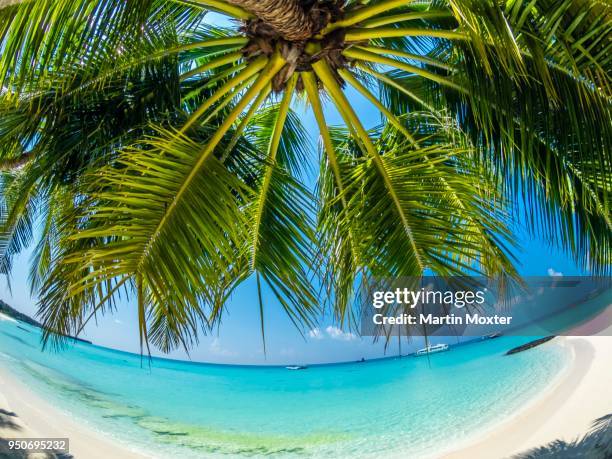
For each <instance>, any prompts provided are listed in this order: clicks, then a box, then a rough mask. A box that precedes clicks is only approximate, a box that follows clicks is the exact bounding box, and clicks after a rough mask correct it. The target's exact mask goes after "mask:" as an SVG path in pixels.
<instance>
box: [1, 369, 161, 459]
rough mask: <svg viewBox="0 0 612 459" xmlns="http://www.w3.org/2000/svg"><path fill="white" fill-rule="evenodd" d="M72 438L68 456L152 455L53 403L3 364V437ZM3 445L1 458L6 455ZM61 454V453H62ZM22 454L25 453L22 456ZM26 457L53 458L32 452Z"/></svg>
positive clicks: (131, 458) (130, 458)
mask: <svg viewBox="0 0 612 459" xmlns="http://www.w3.org/2000/svg"><path fill="white" fill-rule="evenodd" d="M51 437H55V438H62V437H63V438H69V443H70V446H69V449H70V451H69V454H67V455H66V456H58V457H62V458H64V457H65V459H69V458H76V459H108V458H110V457H113V458H117V459H119V458H121V459H145V458H151V457H152V456H148V455H145V454H143V453H140V452H137V451H135V450H133V449H130V447H129V446H127V445H125V444H123V443H121V442H119V441H118V440H116V439H114V438H112V437H111V436H109V435H108V434H106V433H102V432H97V431H96V430H94V429H93V428H92V427H90V426H88V425H84V424H82V423H79V421H78V420H77V419H75V418H72V417H71V416H70V415H69V414H67V413H66V412H64V411H63V410H62V409H61V408H58V407H56V406H53V405H51V404H50V403H49V402H48V401H46V400H44V399H43V398H42V397H40V396H39V395H38V394H36V393H35V392H34V391H32V390H30V389H28V388H26V387H22V384H21V383H20V382H19V381H17V380H16V379H15V377H14V376H13V375H12V374H11V373H10V372H9V371H8V370H6V369H5V368H2V367H0V439H6V438H51ZM2 452H3V450H2V444H0V457H3V456H2ZM58 454H61V453H58ZM18 457H21V456H18ZM23 457H24V458H25V457H31V458H36V459H42V458H46V457H53V456H51V455H45V454H40V453H37V454H30V455H28V456H23Z"/></svg>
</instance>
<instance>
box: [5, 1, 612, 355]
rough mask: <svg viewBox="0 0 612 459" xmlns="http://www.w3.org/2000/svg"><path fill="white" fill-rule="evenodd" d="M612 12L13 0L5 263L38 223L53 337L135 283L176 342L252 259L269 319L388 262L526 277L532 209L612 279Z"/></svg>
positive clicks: (348, 310)
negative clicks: (374, 115)
mask: <svg viewBox="0 0 612 459" xmlns="http://www.w3.org/2000/svg"><path fill="white" fill-rule="evenodd" d="M211 13H215V14H211ZM222 16H224V17H225V18H226V19H225V20H223V21H220V20H219V18H220V17H222ZM219 24H222V25H219ZM611 30H612V14H611V13H610V9H609V7H608V6H607V5H606V4H605V3H603V2H599V1H595V0H561V1H553V0H534V1H523V0H509V1H501V0H431V1H417V0H371V1H366V0H364V1H351V0H347V1H335V0H328V1H317V0H275V1H272V0H257V1H255V0H176V1H171V0H130V1H110V0H38V1H31V0H22V1H21V2H11V4H9V5H8V6H5V7H4V8H1V9H0V53H1V56H0V88H1V89H0V91H1V92H0V115H1V117H0V160H1V162H2V169H3V170H4V173H3V176H2V183H1V190H2V191H1V193H0V194H1V196H2V213H1V215H0V216H1V217H2V226H3V237H2V239H1V240H0V249H1V252H0V253H1V258H0V263H1V264H0V267H1V268H2V269H3V270H4V272H10V269H11V259H12V256H13V255H14V254H16V253H18V252H20V251H21V250H22V249H23V248H24V247H26V246H29V245H30V244H32V243H34V242H35V243H36V245H35V250H34V256H33V259H32V273H31V283H32V289H33V292H35V293H36V294H37V295H38V296H39V298H40V317H41V320H42V321H43V323H44V324H45V326H46V332H47V334H46V339H48V338H50V337H53V336H57V335H54V333H61V334H76V333H78V332H79V331H80V330H82V328H83V326H84V325H85V324H86V323H87V322H88V321H89V320H90V319H91V318H93V317H96V316H97V315H98V314H103V313H105V312H108V311H111V310H112V309H113V308H114V305H115V301H116V299H117V298H118V297H119V295H128V296H129V297H134V298H136V299H137V301H136V302H137V304H138V312H139V317H140V334H141V340H142V343H144V344H146V345H147V346H148V343H149V342H152V343H153V344H154V345H156V346H157V347H159V348H160V349H161V350H163V351H169V350H171V349H173V348H175V347H177V346H184V347H187V348H188V347H190V346H191V345H193V344H194V342H196V341H197V336H198V331H199V330H200V329H201V326H202V325H203V329H204V331H206V330H209V329H210V328H211V327H215V326H217V325H218V324H219V323H220V320H221V318H222V313H223V310H224V304H225V303H226V301H227V298H228V296H229V295H230V294H231V292H232V291H233V290H234V289H235V288H236V286H238V285H239V284H240V283H241V282H243V281H244V280H245V279H248V278H252V277H254V278H255V279H256V282H257V285H258V288H259V308H260V311H261V317H262V323H261V327H262V333H263V330H264V324H263V301H262V293H261V292H262V289H263V288H264V286H265V288H267V289H269V290H270V291H271V292H272V293H273V294H274V295H275V296H276V297H277V298H278V300H279V301H280V303H281V305H282V306H283V308H284V309H285V310H286V312H287V314H288V315H289V317H290V318H291V319H292V320H293V321H294V322H295V324H296V325H297V326H298V327H304V326H310V325H311V324H312V323H313V321H314V320H316V317H317V316H318V315H319V314H320V313H321V311H322V310H323V309H326V308H327V306H328V305H329V306H330V307H331V310H332V311H333V313H334V314H335V318H336V319H337V320H338V321H339V322H341V323H349V324H350V323H352V321H353V320H354V318H355V317H354V312H355V311H356V310H358V306H359V305H360V304H361V303H362V302H363V301H364V300H365V298H364V297H363V292H364V290H363V289H361V288H360V286H361V285H368V283H369V282H370V281H372V280H380V279H385V278H391V277H398V276H419V275H422V274H423V273H425V272H433V273H436V274H440V275H445V276H454V275H465V274H476V273H479V274H485V275H488V276H500V277H501V278H510V279H511V278H513V277H515V276H516V270H515V265H516V260H515V259H514V258H513V254H514V242H513V231H514V229H515V227H514V225H513V219H515V218H518V216H519V215H522V214H524V216H523V217H522V219H523V221H526V222H527V225H528V229H529V230H530V231H531V233H532V234H534V235H543V236H545V237H546V239H547V240H548V241H549V242H550V243H551V245H556V246H558V247H561V248H562V249H564V250H566V251H567V252H568V253H570V254H572V255H573V256H574V257H575V259H576V261H577V262H579V263H580V264H581V265H582V266H583V267H585V268H588V269H590V270H592V272H595V273H609V272H610V266H611V263H610V261H611V242H612V231H611V230H612V223H611V220H610V191H611V188H612V169H611V167H610V164H611V152H612V148H610V147H611V143H612V123H610V119H611V118H610V109H611V100H612V99H611V97H612V92H611V86H610V79H611V78H610V66H611V57H610V56H611V55H612V53H611V52H610V51H612V41H611V40H610V32H611ZM357 96H359V97H362V98H365V99H366V100H367V101H369V102H370V103H371V105H372V106H373V108H374V109H375V110H376V111H377V112H378V113H380V115H381V123H380V126H378V127H375V128H372V129H368V128H366V125H365V123H364V120H363V117H362V115H361V114H360V113H357V112H356V111H355V109H354V108H353V106H352V104H351V98H353V97H357ZM304 107H305V108H304ZM296 110H306V112H307V113H309V114H311V115H313V117H314V119H315V120H316V124H317V126H318V129H319V133H320V152H321V154H320V155H318V159H317V155H316V154H314V153H315V152H313V148H312V147H311V146H310V143H309V140H308V136H307V133H306V131H305V129H304V127H303V126H302V124H301V120H300V116H299V114H298V112H297V111H296ZM333 111H336V112H337V113H338V114H339V115H340V117H341V118H342V120H343V125H341V126H336V127H331V126H329V125H328V119H329V116H330V112H333ZM317 160H318V161H319V164H320V167H319V175H318V181H317V186H316V187H315V188H314V189H313V187H312V186H310V185H309V180H308V178H307V177H308V165H310V164H312V163H313V162H314V161H317ZM37 222H39V223H40V229H39V230H34V229H33V228H34V225H35V224H36V223H37ZM35 238H36V239H37V241H34V239H35ZM322 298H327V299H329V301H322Z"/></svg>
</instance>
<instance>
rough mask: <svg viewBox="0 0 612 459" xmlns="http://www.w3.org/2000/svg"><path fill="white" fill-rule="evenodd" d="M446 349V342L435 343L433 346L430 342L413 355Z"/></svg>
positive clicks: (433, 352)
mask: <svg viewBox="0 0 612 459" xmlns="http://www.w3.org/2000/svg"><path fill="white" fill-rule="evenodd" d="M448 349H449V347H448V344H436V345H434V346H432V345H431V344H430V345H429V346H427V347H424V348H423V349H419V350H418V351H416V352H415V353H414V355H416V356H420V355H427V354H435V353H437V352H444V351H448Z"/></svg>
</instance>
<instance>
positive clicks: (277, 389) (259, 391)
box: [0, 321, 570, 458]
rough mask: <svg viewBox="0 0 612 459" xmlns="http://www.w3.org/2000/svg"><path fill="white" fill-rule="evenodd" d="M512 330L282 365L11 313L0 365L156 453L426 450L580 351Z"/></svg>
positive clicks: (486, 418) (486, 417)
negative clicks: (49, 342)
mask: <svg viewBox="0 0 612 459" xmlns="http://www.w3.org/2000/svg"><path fill="white" fill-rule="evenodd" d="M530 339H531V338H524V337H523V338H521V337H500V338H496V339H490V340H484V341H481V342H476V343H472V344H467V345H462V346H456V347H451V350H450V351H448V352H443V353H439V354H434V355H431V356H429V358H427V357H403V358H394V359H384V360H377V361H370V362H364V363H351V364H338V365H322V366H311V367H309V368H308V369H306V370H301V371H290V370H287V369H285V368H283V367H263V366H255V367H247V366H233V365H212V364H196V363H190V362H181V361H172V360H164V359H152V361H151V363H150V365H149V361H148V360H147V359H144V361H143V360H142V359H141V357H140V356H139V355H134V354H129V353H124V352H119V351H113V350H110V349H105V348H102V347H98V346H94V345H90V344H85V343H76V344H71V345H69V346H68V347H67V348H66V349H64V350H62V351H60V352H50V351H44V352H43V351H41V343H40V330H39V329H37V328H36V327H31V326H28V325H26V324H22V323H17V322H10V321H0V366H1V367H3V368H5V369H7V370H9V371H10V372H11V373H12V374H14V375H15V376H16V377H18V378H19V379H20V380H21V381H22V382H23V383H24V385H27V386H28V387H29V388H30V389H31V390H32V391H34V392H36V393H38V394H39V395H41V396H42V397H44V398H45V399H47V400H48V401H50V402H51V403H52V404H53V405H54V406H57V407H59V409H61V410H63V411H65V412H66V413H68V414H69V415H70V416H72V417H74V418H77V419H78V420H79V422H82V423H84V424H86V425H87V426H89V427H90V428H92V429H94V430H96V431H99V432H101V433H103V434H106V435H108V436H110V437H112V438H113V439H115V440H116V441H117V442H119V443H123V444H125V445H127V446H128V447H130V448H132V449H136V450H140V451H142V452H145V453H147V454H150V455H153V456H155V457H163V458H174V457H176V458H192V457H194V458H195V457H205V458H209V457H211V458H214V457H232V458H233V457H263V456H272V457H296V458H299V457H334V458H336V457H351V458H359V457H386V456H400V457H425V456H431V455H432V454H434V455H435V453H436V452H439V451H441V450H443V449H444V448H447V447H448V446H449V445H453V444H457V443H458V442H460V441H462V440H464V439H465V438H466V436H470V435H475V434H477V433H478V432H482V431H483V429H487V428H488V427H491V426H492V425H494V424H496V423H499V422H501V421H503V420H504V419H507V418H508V417H510V416H512V415H513V413H515V412H516V410H519V409H520V408H521V407H522V406H524V405H525V404H526V403H527V402H528V401H529V400H531V399H533V398H534V397H536V396H537V395H538V394H539V393H541V392H542V391H543V390H546V388H547V387H548V386H549V385H550V384H551V381H554V380H555V376H557V375H559V374H560V373H561V372H562V371H563V369H564V368H565V367H566V365H567V363H568V362H569V360H570V355H569V351H568V350H567V349H566V348H564V347H563V346H560V345H559V344H557V343H555V341H552V342H549V343H547V344H545V345H542V346H539V347H537V348H534V349H530V350H528V351H526V352H521V353H518V354H515V355H512V356H506V355H504V354H505V352H506V351H507V350H508V349H510V348H512V347H515V346H518V345H520V344H524V343H525V342H527V341H529V340H530Z"/></svg>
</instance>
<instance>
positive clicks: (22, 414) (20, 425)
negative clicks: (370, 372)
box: [0, 336, 612, 459]
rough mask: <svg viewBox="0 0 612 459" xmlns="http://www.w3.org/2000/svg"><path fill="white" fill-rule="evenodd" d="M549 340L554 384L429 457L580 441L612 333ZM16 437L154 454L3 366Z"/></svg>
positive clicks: (595, 409) (595, 406) (2, 395)
mask: <svg viewBox="0 0 612 459" xmlns="http://www.w3.org/2000/svg"><path fill="white" fill-rule="evenodd" d="M544 345H556V346H569V347H570V350H571V352H572V355H571V356H570V357H569V359H570V360H569V362H568V364H567V365H566V368H564V369H563V370H562V371H561V372H560V373H559V374H558V377H556V378H555V379H554V380H553V381H551V384H550V386H549V387H548V388H546V389H545V390H544V391H542V392H541V393H539V394H537V395H535V396H534V397H533V398H532V399H530V400H529V401H527V402H526V403H525V404H524V405H522V406H521V408H520V409H519V410H518V411H516V412H515V413H513V414H509V416H508V417H507V418H506V419H503V420H501V421H500V422H499V423H496V424H493V425H491V426H490V427H488V428H487V427H485V428H484V429H483V430H480V431H475V432H474V433H473V435H470V436H469V437H468V438H466V440H465V442H462V443H460V444H456V445H453V446H451V447H449V448H446V449H445V450H444V451H439V452H432V454H431V455H428V457H438V458H440V457H441V458H446V459H464V458H465V459H468V458H469V459H478V458H483V459H484V458H491V457H500V458H501V457H510V456H512V455H515V454H519V453H524V452H526V451H528V450H530V449H531V448H535V447H539V446H544V445H546V444H547V443H549V442H551V441H554V440H557V439H562V440H566V441H570V440H573V439H574V438H576V437H578V436H581V435H584V434H585V433H586V432H587V431H588V430H589V428H590V426H591V423H592V422H593V421H594V420H595V419H597V418H598V417H600V416H603V415H607V414H610V413H612V394H611V393H610V392H609V382H610V371H609V367H608V366H607V365H606V363H609V362H610V361H612V337H605V336H599V337H597V336H596V337H576V338H569V337H557V338H556V339H554V340H552V341H551V342H550V343H545V344H544ZM526 352H529V351H526ZM508 358H511V357H508ZM568 419H571V423H568V422H567V420H568ZM15 437H43V438H44V437H69V438H70V454H71V455H72V456H74V457H76V458H77V459H81V458H87V459H90V458H91V459H98V458H100V459H103V458H104V459H106V458H108V457H117V458H122V459H123V458H125V459H142V458H147V457H152V456H149V455H148V454H147V453H144V452H140V451H136V450H134V449H133V448H131V447H130V446H129V445H127V444H125V443H123V442H120V441H119V440H117V439H115V438H113V437H112V436H111V435H109V434H107V433H103V432H98V431H96V430H95V429H94V428H93V427H92V426H90V425H86V424H83V423H81V422H79V421H78V419H75V418H73V417H72V416H71V415H70V414H69V413H67V412H65V411H64V410H62V409H61V408H59V407H56V406H53V405H51V403H49V402H48V401H46V400H44V399H42V398H41V396H39V395H38V394H36V393H35V392H33V391H32V390H30V389H29V388H27V387H23V385H22V384H21V383H20V382H19V381H18V380H17V379H16V378H15V377H14V376H13V375H12V374H11V373H10V372H9V371H8V370H7V369H5V368H1V367H0V439H1V438H15ZM0 446H1V445H0ZM1 451H2V449H1V448H0V452H1ZM0 455H1V454H0ZM35 457H37V458H38V457H44V456H40V455H37V456H35ZM68 457H71V456H68Z"/></svg>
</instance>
